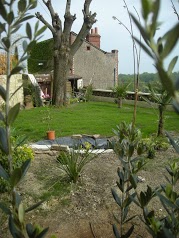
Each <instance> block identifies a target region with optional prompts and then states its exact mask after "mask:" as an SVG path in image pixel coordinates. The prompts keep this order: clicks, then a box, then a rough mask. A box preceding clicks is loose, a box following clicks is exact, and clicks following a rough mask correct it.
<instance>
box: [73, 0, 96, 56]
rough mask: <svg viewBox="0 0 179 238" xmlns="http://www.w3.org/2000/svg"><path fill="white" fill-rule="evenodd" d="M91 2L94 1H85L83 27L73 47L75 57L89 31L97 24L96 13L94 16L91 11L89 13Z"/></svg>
mask: <svg viewBox="0 0 179 238" xmlns="http://www.w3.org/2000/svg"><path fill="white" fill-rule="evenodd" d="M91 2H92V0H85V3H84V9H83V10H82V12H83V15H84V20H83V25H82V27H81V30H80V32H79V33H78V35H77V37H76V39H75V41H74V42H73V44H72V45H71V53H72V55H74V54H75V53H76V51H77V50H78V49H79V47H80V46H81V45H82V43H83V41H84V40H85V38H86V36H87V34H88V33H89V30H90V29H91V28H92V26H93V24H94V23H95V22H96V13H93V14H92V13H91V11H89V7H90V4H91Z"/></svg>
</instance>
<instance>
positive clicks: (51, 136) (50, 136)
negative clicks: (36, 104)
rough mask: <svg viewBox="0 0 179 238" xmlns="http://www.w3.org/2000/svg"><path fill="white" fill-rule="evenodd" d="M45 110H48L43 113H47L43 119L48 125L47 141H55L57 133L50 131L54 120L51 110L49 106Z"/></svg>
mask: <svg viewBox="0 0 179 238" xmlns="http://www.w3.org/2000/svg"><path fill="white" fill-rule="evenodd" d="M45 109H46V110H44V111H43V112H44V113H45V115H44V117H43V122H44V123H46V125H47V131H46V134H47V139H48V140H55V131H54V130H51V129H50V122H51V120H52V115H51V113H50V108H49V107H48V106H46V107H45Z"/></svg>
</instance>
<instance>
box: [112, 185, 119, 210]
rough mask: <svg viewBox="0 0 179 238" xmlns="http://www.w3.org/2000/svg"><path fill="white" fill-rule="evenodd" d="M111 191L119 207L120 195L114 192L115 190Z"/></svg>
mask: <svg viewBox="0 0 179 238" xmlns="http://www.w3.org/2000/svg"><path fill="white" fill-rule="evenodd" d="M111 191H112V195H113V197H114V200H115V201H116V203H117V204H118V205H119V207H121V199H120V197H119V196H118V195H117V193H116V191H115V190H114V189H111Z"/></svg>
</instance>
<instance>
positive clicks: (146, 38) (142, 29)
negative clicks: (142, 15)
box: [131, 14, 149, 45]
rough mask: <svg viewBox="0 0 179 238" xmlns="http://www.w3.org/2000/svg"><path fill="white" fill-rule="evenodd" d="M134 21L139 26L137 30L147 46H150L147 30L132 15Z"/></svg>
mask: <svg viewBox="0 0 179 238" xmlns="http://www.w3.org/2000/svg"><path fill="white" fill-rule="evenodd" d="M131 17H132V20H133V21H134V23H135V25H136V26H137V28H138V29H139V31H140V33H141V35H142V37H143V39H144V41H145V42H146V44H147V45H148V40H149V36H148V34H147V32H146V31H145V29H144V28H143V27H142V26H141V24H140V22H139V21H138V20H137V19H136V18H135V17H134V16H133V15H132V14H131Z"/></svg>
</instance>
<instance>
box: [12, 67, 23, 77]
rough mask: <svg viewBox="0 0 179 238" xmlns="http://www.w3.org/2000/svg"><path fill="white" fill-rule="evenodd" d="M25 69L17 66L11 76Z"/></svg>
mask: <svg viewBox="0 0 179 238" xmlns="http://www.w3.org/2000/svg"><path fill="white" fill-rule="evenodd" d="M22 69H23V67H22V66H16V67H15V68H13V69H12V70H11V75H13V74H17V73H19V72H20V71H21V70H22Z"/></svg>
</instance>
